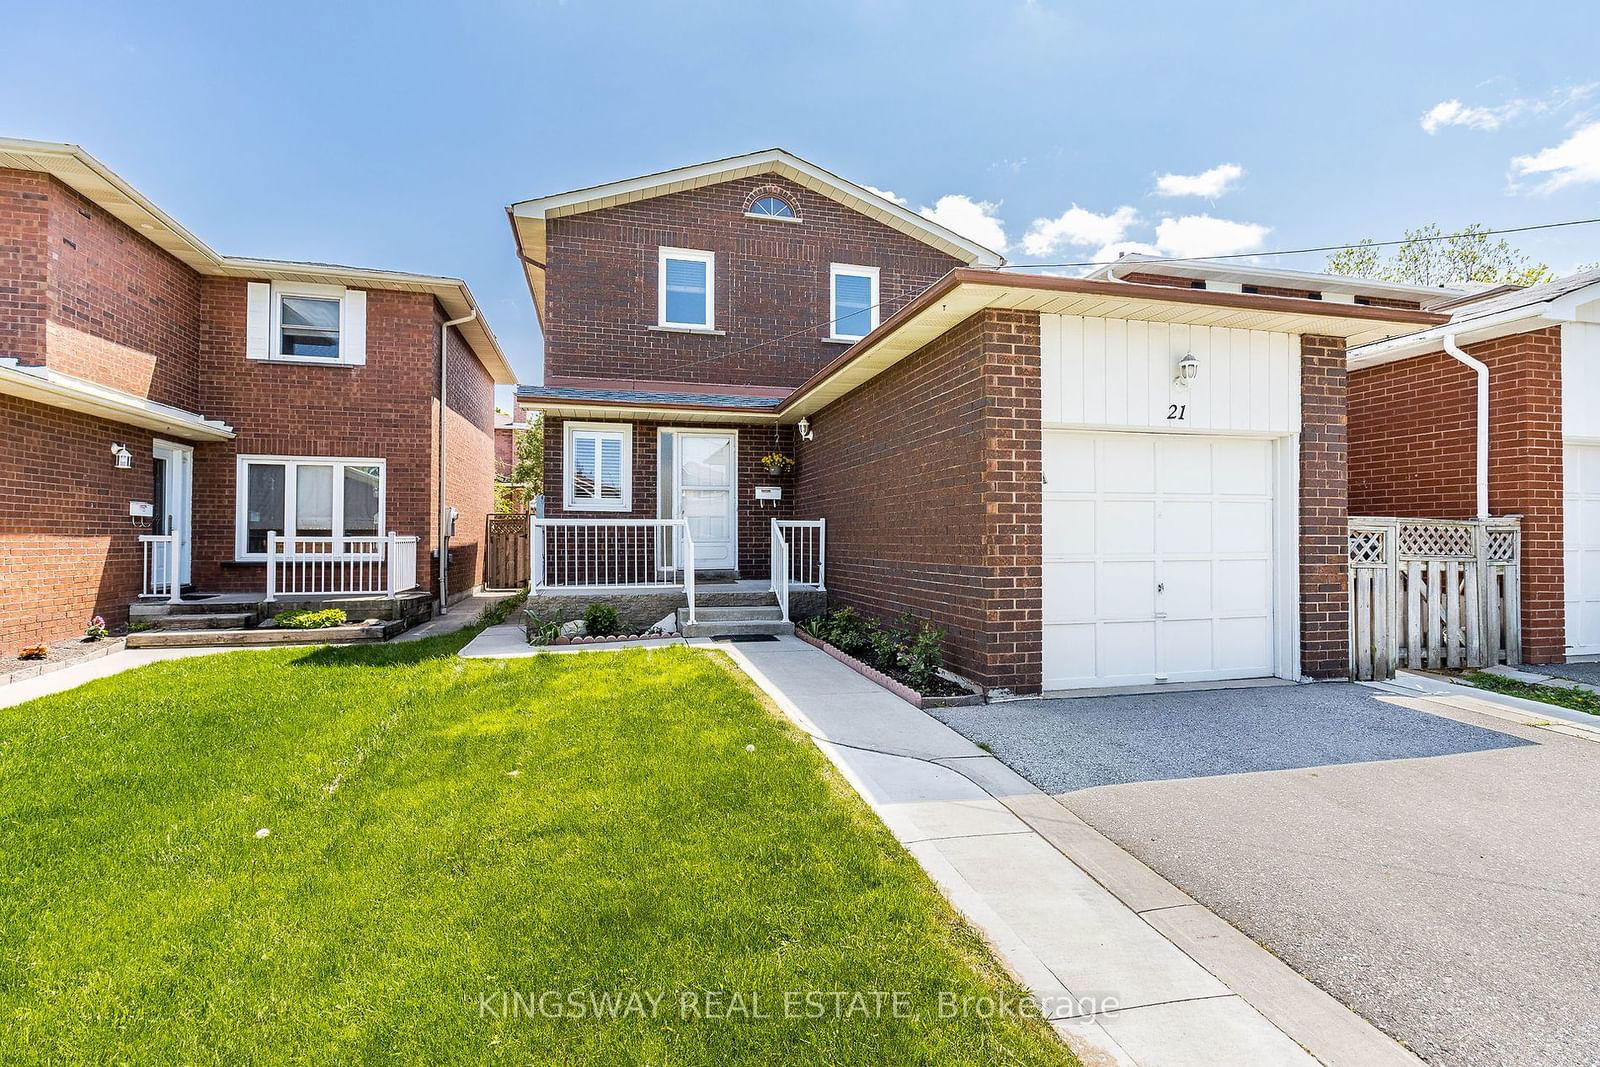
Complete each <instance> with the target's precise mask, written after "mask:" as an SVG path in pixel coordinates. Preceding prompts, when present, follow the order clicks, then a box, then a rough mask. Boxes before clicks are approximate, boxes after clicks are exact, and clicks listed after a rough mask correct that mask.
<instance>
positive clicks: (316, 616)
mask: <svg viewBox="0 0 1600 1067" xmlns="http://www.w3.org/2000/svg"><path fill="white" fill-rule="evenodd" d="M272 621H273V622H275V623H277V624H278V625H279V626H281V627H282V628H283V629H285V630H321V629H323V628H325V627H328V626H343V625H344V624H345V614H344V611H343V609H341V608H324V609H323V610H321V611H300V610H297V609H296V610H290V611H280V612H278V614H276V615H274V616H273V617H272Z"/></svg>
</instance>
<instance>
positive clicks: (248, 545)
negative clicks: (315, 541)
mask: <svg viewBox="0 0 1600 1067" xmlns="http://www.w3.org/2000/svg"><path fill="white" fill-rule="evenodd" d="M238 463H239V469H238V480H237V483H236V484H237V485H238V505H237V514H236V516H235V544H234V553H235V558H236V559H265V558H266V553H267V535H268V534H269V533H272V532H276V533H277V534H279V535H280V536H282V537H288V538H322V539H333V541H334V544H333V551H334V553H335V554H337V555H365V554H369V553H372V552H375V551H376V548H377V546H376V545H375V544H372V542H373V541H375V540H376V539H377V538H379V537H382V536H383V534H384V523H383V507H384V462H383V460H381V459H321V458H311V457H304V458H302V457H286V456H240V457H239V461H238Z"/></svg>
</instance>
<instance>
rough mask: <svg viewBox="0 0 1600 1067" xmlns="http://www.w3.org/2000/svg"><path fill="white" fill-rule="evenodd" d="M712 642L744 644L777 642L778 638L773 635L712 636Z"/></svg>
mask: <svg viewBox="0 0 1600 1067" xmlns="http://www.w3.org/2000/svg"><path fill="white" fill-rule="evenodd" d="M711 640H713V641H735V642H740V643H742V642H745V641H776V640H777V638H776V637H774V636H773V635H771V634H712V635H711Z"/></svg>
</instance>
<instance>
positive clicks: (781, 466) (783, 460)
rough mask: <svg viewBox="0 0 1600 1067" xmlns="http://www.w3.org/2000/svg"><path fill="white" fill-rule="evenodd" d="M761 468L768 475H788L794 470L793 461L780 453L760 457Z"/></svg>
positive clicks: (770, 453)
mask: <svg viewBox="0 0 1600 1067" xmlns="http://www.w3.org/2000/svg"><path fill="white" fill-rule="evenodd" d="M761 466H762V467H764V468H766V471H767V473H768V474H774V475H776V474H788V473H789V472H790V471H792V470H794V460H793V459H792V458H791V457H789V456H786V455H784V454H783V453H782V452H769V453H767V454H766V455H764V456H762V457H761Z"/></svg>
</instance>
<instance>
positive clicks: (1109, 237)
mask: <svg viewBox="0 0 1600 1067" xmlns="http://www.w3.org/2000/svg"><path fill="white" fill-rule="evenodd" d="M1138 221H1139V213H1138V212H1137V211H1135V210H1134V209H1133V208H1131V207H1128V206H1127V205H1126V204H1124V205H1123V206H1122V207H1119V208H1117V209H1116V210H1115V211H1113V212H1111V214H1109V215H1099V214H1096V213H1095V212H1093V211H1090V210H1088V209H1087V208H1081V207H1079V206H1078V205H1077V204H1073V205H1072V206H1071V207H1069V208H1068V209H1067V210H1065V211H1063V212H1062V213H1061V214H1059V215H1057V216H1056V217H1055V218H1053V219H1034V220H1033V224H1032V225H1031V226H1029V227H1028V232H1027V233H1026V234H1024V235H1023V238H1022V250H1023V251H1024V252H1026V253H1027V254H1028V255H1030V256H1048V255H1054V254H1055V253H1057V252H1061V251H1064V250H1065V249H1068V248H1084V247H1087V246H1089V245H1109V244H1112V243H1114V242H1117V241H1120V240H1122V238H1123V236H1124V235H1126V234H1127V232H1128V227H1129V226H1132V225H1133V224H1134V223H1135V222H1138Z"/></svg>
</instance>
